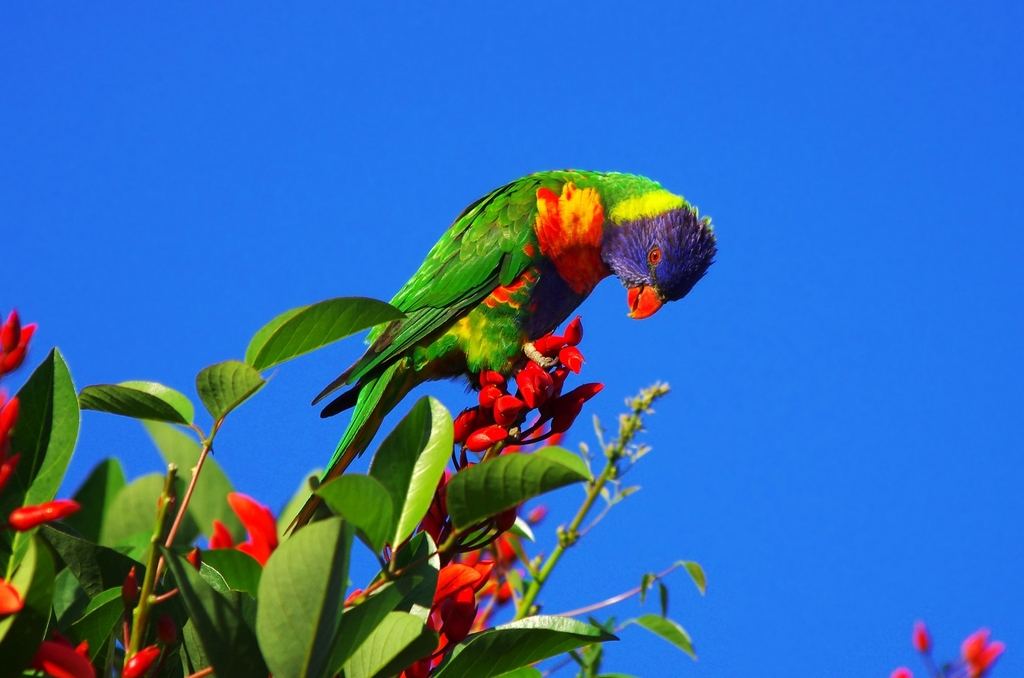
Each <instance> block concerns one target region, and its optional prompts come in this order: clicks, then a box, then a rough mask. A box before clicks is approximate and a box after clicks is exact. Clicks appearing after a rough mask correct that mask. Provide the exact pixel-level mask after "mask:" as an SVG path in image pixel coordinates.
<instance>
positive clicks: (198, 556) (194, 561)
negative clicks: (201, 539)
mask: <svg viewBox="0 0 1024 678" xmlns="http://www.w3.org/2000/svg"><path fill="white" fill-rule="evenodd" d="M185 560H187V561H188V564H189V565H191V566H192V567H194V568H195V569H196V571H197V572H198V571H199V568H201V567H202V566H203V552H202V551H200V550H199V547H198V546H196V547H195V548H193V549H192V550H191V551H189V552H188V555H187V556H185Z"/></svg>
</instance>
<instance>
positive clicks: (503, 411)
mask: <svg viewBox="0 0 1024 678" xmlns="http://www.w3.org/2000/svg"><path fill="white" fill-rule="evenodd" d="M525 411H526V403H524V402H523V401H522V400H520V399H519V398H517V397H515V396H513V395H503V396H501V397H500V398H498V399H497V400H495V401H494V421H495V422H496V423H497V424H499V425H501V426H512V425H513V424H515V423H516V422H517V421H519V417H521V416H522V414H523V413H524V412H525Z"/></svg>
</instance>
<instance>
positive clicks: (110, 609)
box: [69, 586, 124, 659]
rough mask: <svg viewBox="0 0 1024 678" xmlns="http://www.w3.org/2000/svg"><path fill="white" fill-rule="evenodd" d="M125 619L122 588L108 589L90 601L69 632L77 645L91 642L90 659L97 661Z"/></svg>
mask: <svg viewBox="0 0 1024 678" xmlns="http://www.w3.org/2000/svg"><path fill="white" fill-rule="evenodd" d="M123 617H124V601H123V600H121V587H120V586H118V587H115V588H112V589H107V590H106V591H103V592H102V593H100V594H99V595H97V596H95V597H93V598H92V599H91V600H89V603H88V605H87V606H86V608H85V611H84V612H83V613H82V615H81V616H80V617H79V618H78V619H76V620H75V621H74V622H73V623H72V624H71V628H70V630H69V634H70V638H71V640H73V641H74V642H75V643H76V644H77V643H80V642H82V641H83V640H85V641H88V642H89V658H90V659H95V658H96V656H97V655H98V654H99V653H100V651H101V650H103V649H104V648H105V647H106V645H107V643H106V640H107V638H109V637H110V635H111V634H112V633H114V631H115V630H117V626H118V622H120V621H121V619H122V618H123Z"/></svg>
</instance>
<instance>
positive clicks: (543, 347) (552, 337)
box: [533, 334, 565, 356]
mask: <svg viewBox="0 0 1024 678" xmlns="http://www.w3.org/2000/svg"><path fill="white" fill-rule="evenodd" d="M563 346H565V337H562V336H559V335H557V334H546V335H544V336H543V337H541V338H540V339H538V340H537V341H535V342H533V347H534V348H535V349H537V352H538V353H541V354H543V355H546V356H553V355H555V354H556V353H558V349H560V348H562V347H563Z"/></svg>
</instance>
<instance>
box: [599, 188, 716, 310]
mask: <svg viewBox="0 0 1024 678" xmlns="http://www.w3.org/2000/svg"><path fill="white" fill-rule="evenodd" d="M606 227H607V230H606V231H605V235H604V240H603V242H602V246H601V258H602V259H603V260H604V262H605V264H607V265H608V268H610V269H611V270H612V272H613V273H615V275H616V276H618V278H619V280H621V281H622V284H623V285H625V286H626V288H627V289H628V290H629V295H628V302H629V309H630V312H629V316H630V317H631V318H647V317H649V316H651V315H653V314H654V313H655V312H656V311H657V310H658V309H659V308H661V306H662V304H664V303H665V302H666V301H675V300H677V299H682V298H683V297H685V296H686V295H687V293H688V292H689V291H690V290H691V289H692V288H693V286H694V285H695V284H697V281H698V280H700V279H701V278H702V277H703V276H704V274H705V273H706V272H707V270H708V267H709V266H711V264H712V263H713V262H714V259H715V252H716V251H717V247H716V245H715V234H714V231H713V229H712V227H711V219H710V218H708V217H704V218H701V217H699V216H698V215H697V210H695V209H693V208H690V207H689V206H686V205H684V206H682V207H676V208H674V209H670V210H667V211H665V212H662V213H660V214H656V215H654V216H645V217H641V218H638V219H634V220H632V221H626V222H623V223H619V224H615V223H610V224H607V225H606Z"/></svg>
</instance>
